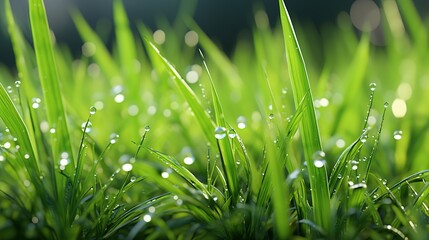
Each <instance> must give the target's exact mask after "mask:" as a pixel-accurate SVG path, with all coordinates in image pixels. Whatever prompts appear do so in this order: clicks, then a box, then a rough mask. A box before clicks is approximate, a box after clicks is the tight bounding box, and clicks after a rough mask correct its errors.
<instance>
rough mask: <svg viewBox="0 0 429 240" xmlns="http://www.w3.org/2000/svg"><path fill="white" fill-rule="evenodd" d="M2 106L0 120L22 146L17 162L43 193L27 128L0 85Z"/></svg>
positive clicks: (0, 102) (0, 104)
mask: <svg viewBox="0 0 429 240" xmlns="http://www.w3.org/2000/svg"><path fill="white" fill-rule="evenodd" d="M0 106H1V107H0V118H1V119H2V120H3V122H4V123H5V125H6V126H7V127H8V128H9V131H10V133H11V134H12V135H13V136H15V137H16V138H17V139H18V144H19V145H20V146H21V148H20V150H19V151H18V152H17V156H18V158H17V159H16V161H20V162H21V164H20V165H22V166H24V167H25V168H26V169H27V172H28V174H29V175H30V178H31V180H32V182H33V183H34V185H35V187H36V189H37V190H38V191H41V190H42V186H41V185H42V183H41V182H40V170H39V166H38V164H37V161H36V156H35V155H34V152H33V147H32V144H31V141H30V137H29V134H28V129H27V126H26V125H25V123H24V121H23V120H22V118H21V116H20V114H19V113H18V110H17V109H16V107H15V106H14V104H13V102H12V99H11V98H10V97H9V94H8V93H7V91H6V89H5V88H4V87H3V85H2V84H0ZM26 154H29V157H26V156H25V155H26ZM42 192H43V191H42Z"/></svg>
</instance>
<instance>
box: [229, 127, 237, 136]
mask: <svg viewBox="0 0 429 240" xmlns="http://www.w3.org/2000/svg"><path fill="white" fill-rule="evenodd" d="M235 136H237V133H236V132H235V130H234V129H230V130H229V131H228V137H229V138H235Z"/></svg>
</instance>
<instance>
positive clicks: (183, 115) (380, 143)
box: [0, 0, 429, 239]
mask: <svg viewBox="0 0 429 240" xmlns="http://www.w3.org/2000/svg"><path fill="white" fill-rule="evenodd" d="M193 3H195V2H193ZM188 4H190V5H192V4H191V2H189V3H188ZM112 7H113V13H114V23H115V28H114V29H115V35H116V44H115V46H114V48H113V50H112V51H109V50H108V48H107V47H106V46H105V44H104V42H103V40H102V39H101V38H100V37H99V35H98V34H97V32H96V31H95V30H93V29H91V27H90V26H89V25H88V24H87V23H86V21H85V19H84V18H83V17H82V16H81V15H80V14H79V13H78V12H72V16H73V19H74V22H75V24H76V27H77V28H78V31H79V33H80V35H81V38H82V40H83V42H84V44H83V46H82V56H81V57H80V58H79V59H73V58H72V57H71V56H70V54H69V52H68V50H67V49H66V48H65V47H64V46H59V45H57V43H56V42H55V41H54V39H53V38H52V35H51V33H50V31H49V23H48V22H47V20H46V13H45V9H44V5H43V1H42V0H30V10H29V15H30V20H31V28H32V38H33V41H32V44H30V43H29V42H27V41H26V40H25V39H24V38H23V35H22V33H21V32H20V29H19V28H18V27H17V26H16V24H15V20H14V17H13V11H12V9H11V8H10V5H9V1H5V8H4V9H5V10H4V11H5V14H6V17H7V26H8V30H9V35H10V39H11V41H12V43H13V48H14V53H15V59H16V67H17V73H11V72H12V71H9V70H7V69H4V68H1V69H0V80H1V84H2V85H1V87H0V106H1V107H0V118H1V119H2V125H1V126H2V127H1V129H0V130H1V135H0V147H1V150H0V151H1V155H0V190H1V195H0V211H1V213H2V214H1V215H0V235H1V236H2V238H4V239H18V238H19V239H38V238H44V239H101V238H108V239H134V238H137V239H139V238H145V239H146V238H147V239H159V238H162V239H267V238H277V239H289V238H295V237H296V238H299V237H302V238H326V239H355V238H371V239H398V238H399V239H406V238H411V239H422V238H423V237H424V236H425V235H426V234H427V233H428V225H427V221H428V212H429V210H428V209H429V208H428V203H427V200H426V196H427V193H428V191H429V190H428V189H429V188H428V184H427V179H428V178H429V171H428V170H427V169H429V168H428V166H429V164H428V163H427V161H426V156H428V150H427V149H426V148H425V146H426V143H427V139H426V134H425V133H427V131H428V129H429V124H428V119H429V118H428V117H429V112H428V110H427V108H426V106H425V104H424V103H425V102H427V101H428V100H429V99H427V98H428V94H426V92H427V91H428V88H429V80H428V77H427V76H429V72H428V70H427V67H426V65H425V61H424V59H425V57H426V56H427V55H428V49H427V48H426V45H425V44H424V43H425V41H426V39H427V27H426V25H425V22H424V21H423V20H421V18H420V17H419V16H418V14H417V11H416V10H415V8H414V6H413V5H411V4H410V3H405V2H400V3H399V2H398V5H396V3H394V2H393V1H383V4H382V7H383V8H382V9H383V11H384V14H383V24H384V25H383V29H384V34H385V36H384V37H385V43H386V45H385V46H384V47H376V46H374V45H373V44H372V43H371V37H370V36H369V34H362V35H361V36H359V35H358V34H356V32H355V30H354V29H353V26H352V24H351V23H350V22H349V20H348V19H347V18H346V16H344V15H341V16H339V24H338V26H335V27H334V26H331V27H327V28H326V29H324V30H323V31H322V33H321V34H319V33H316V32H315V31H313V30H312V28H311V27H310V26H308V27H304V28H301V27H295V28H294V27H293V25H292V21H291V19H290V18H289V15H288V12H287V9H286V7H285V5H284V3H283V2H282V1H281V0H279V7H280V12H279V15H280V19H281V22H280V23H279V26H278V27H277V28H274V29H271V28H269V27H268V22H267V21H268V20H267V18H266V15H265V13H264V12H263V11H257V12H256V13H255V28H254V30H253V33H252V37H251V38H250V39H249V38H246V39H240V40H238V41H237V46H236V49H235V51H234V52H233V54H232V55H231V56H226V55H225V54H224V53H223V52H222V50H221V49H220V48H218V47H217V45H216V44H215V43H213V41H212V40H211V39H210V38H208V37H207V36H206V35H205V34H204V32H202V30H201V29H200V28H199V27H198V26H197V25H196V24H195V23H194V22H193V20H192V19H190V18H186V17H184V14H183V13H181V14H179V17H178V20H177V21H176V22H175V25H174V27H173V26H169V25H168V24H167V23H166V22H163V21H160V25H159V28H160V29H159V30H157V31H155V32H152V31H151V30H150V29H148V28H146V27H145V26H144V25H142V24H140V23H130V22H129V21H128V18H127V14H126V11H125V9H124V7H123V5H122V2H121V1H120V0H115V1H114V4H113V6H112ZM188 7H191V8H192V6H188ZM392 8H395V9H397V10H398V9H399V11H397V13H398V14H401V15H398V16H396V15H395V14H392V11H389V12H387V10H386V11H385V9H390V10H391V9H392ZM398 17H401V18H398ZM183 19H185V20H184V21H183ZM398 21H401V23H402V26H407V29H400V28H397V27H392V26H394V25H392V23H393V22H395V23H397V22H398ZM133 24H136V26H137V29H138V35H134V34H133V33H132V31H131V30H130V29H131V26H132V25H133ZM161 29H162V30H161ZM295 30H298V31H297V32H295ZM314 39H320V41H317V42H315V41H314ZM304 59H305V61H304ZM404 106H405V107H404Z"/></svg>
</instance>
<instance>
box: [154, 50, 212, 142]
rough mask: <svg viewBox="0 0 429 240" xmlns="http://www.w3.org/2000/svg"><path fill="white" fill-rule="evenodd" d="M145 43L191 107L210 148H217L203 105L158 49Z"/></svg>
mask: <svg viewBox="0 0 429 240" xmlns="http://www.w3.org/2000/svg"><path fill="white" fill-rule="evenodd" d="M147 43H148V44H149V46H150V47H151V48H152V50H154V51H155V53H156V54H157V55H158V56H159V58H160V59H161V61H162V63H163V64H164V66H165V67H166V69H167V70H168V72H169V73H170V74H171V75H172V76H173V77H174V82H175V84H176V86H177V88H178V89H179V91H180V93H181V94H182V95H183V97H184V98H185V99H186V101H187V103H188V104H189V106H190V107H191V109H192V112H193V113H194V114H195V117H196V119H197V120H198V123H199V124H200V127H201V128H202V130H203V132H204V134H205V136H206V138H207V140H208V142H209V143H210V144H211V146H217V142H216V138H215V136H214V133H213V130H214V129H215V124H214V122H213V121H212V120H211V119H210V116H209V115H208V113H207V112H206V111H205V110H204V107H203V105H202V104H201V102H200V101H199V100H198V98H197V96H196V95H195V93H194V92H193V91H192V89H191V88H190V87H189V86H188V84H186V82H185V80H184V79H183V78H182V77H181V76H180V74H179V72H177V70H176V69H175V68H174V67H173V65H171V63H170V62H169V61H168V60H167V59H165V57H164V56H162V55H161V53H160V51H159V50H158V48H157V47H156V46H155V45H153V44H152V43H150V42H147Z"/></svg>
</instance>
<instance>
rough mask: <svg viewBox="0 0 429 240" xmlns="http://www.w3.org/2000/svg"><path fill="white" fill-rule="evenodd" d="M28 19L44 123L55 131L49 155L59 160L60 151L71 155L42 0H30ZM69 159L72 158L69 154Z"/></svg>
mask: <svg viewBox="0 0 429 240" xmlns="http://www.w3.org/2000/svg"><path fill="white" fill-rule="evenodd" d="M29 7H30V22H31V30H32V34H33V41H34V49H35V53H36V59H37V66H38V70H39V77H40V82H41V84H42V90H43V95H44V98H45V103H46V110H47V116H48V122H49V125H50V127H51V128H55V129H56V131H55V133H54V134H53V135H54V136H53V141H52V145H53V147H52V150H53V157H54V158H55V159H60V156H59V154H60V153H61V152H68V153H70V155H72V151H71V150H72V148H71V143H70V137H69V131H68V127H67V121H66V116H65V113H64V107H63V100H62V95H61V92H60V88H59V76H58V72H57V67H56V62H55V57H54V49H53V44H52V39H51V33H50V30H49V26H48V20H47V17H46V12H45V6H44V4H43V1H42V0H30V4H29ZM71 162H72V163H73V164H74V162H73V157H71Z"/></svg>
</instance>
